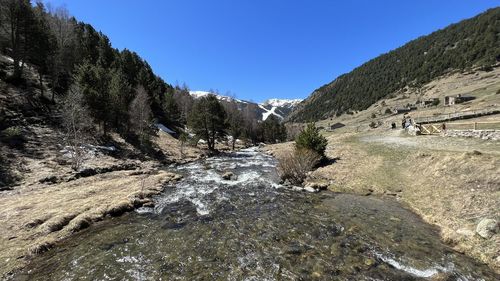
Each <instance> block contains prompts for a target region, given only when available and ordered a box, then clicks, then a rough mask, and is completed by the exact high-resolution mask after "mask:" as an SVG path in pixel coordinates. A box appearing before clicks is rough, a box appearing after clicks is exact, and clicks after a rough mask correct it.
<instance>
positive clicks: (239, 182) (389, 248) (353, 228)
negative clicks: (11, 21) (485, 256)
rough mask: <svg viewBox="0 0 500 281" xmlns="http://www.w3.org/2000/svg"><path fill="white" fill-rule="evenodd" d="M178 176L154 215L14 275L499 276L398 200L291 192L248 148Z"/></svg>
mask: <svg viewBox="0 0 500 281" xmlns="http://www.w3.org/2000/svg"><path fill="white" fill-rule="evenodd" d="M175 171H176V172H179V173H183V174H184V175H185V179H184V180H183V181H182V182H180V183H179V184H177V185H176V187H168V188H167V189H166V191H165V192H164V193H163V194H162V195H161V196H158V197H157V198H156V203H157V204H156V207H155V208H142V209H139V210H138V211H136V212H133V213H129V214H127V215H125V216H122V217H119V218H113V219H109V220H106V221H105V222H102V223H100V224H98V225H95V226H92V227H91V228H89V229H87V230H85V231H82V232H81V233H79V234H78V235H76V236H75V237H72V238H71V239H68V240H67V241H64V242H62V243H61V244H60V245H58V246H57V247H56V248H55V249H53V250H52V251H49V252H47V253H46V254H44V255H42V256H41V257H39V258H36V259H35V260H33V261H32V262H31V263H30V264H29V266H28V267H27V268H26V269H25V270H24V271H22V272H19V273H17V274H16V275H14V276H12V278H11V279H12V280H436V279H438V278H442V279H438V280H499V279H498V278H499V276H498V275H495V274H494V273H493V272H492V271H491V270H490V269H489V268H487V267H486V266H484V265H481V264H478V263H476V262H475V261H473V260H471V259H469V258H467V257H465V256H463V255H461V254H458V253H456V252H454V251H452V250H451V249H449V248H448V247H447V246H446V245H444V244H442V243H441V242H440V240H439V236H438V232H437V230H436V229H435V228H433V227H431V226H429V225H427V224H425V223H424V222H422V221H421V219H420V218H419V217H417V216H416V215H414V214H413V213H411V212H409V211H408V210H406V209H404V208H402V207H401V206H400V205H399V204H398V203H397V202H394V201H386V200H382V199H378V198H374V197H360V196H353V195H346V194H334V193H331V192H321V193H309V192H303V191H297V190H290V189H287V188H285V187H282V186H280V185H279V184H278V183H277V182H278V178H277V176H276V171H275V161H274V160H273V158H271V157H269V156H266V155H264V154H261V153H259V152H257V151H255V150H254V149H248V150H244V151H241V152H238V153H235V154H233V155H228V156H223V157H215V158H211V159H207V160H205V161H202V162H196V163H191V164H187V165H184V166H182V167H179V168H177V169H175ZM224 171H233V172H234V173H235V174H236V175H237V176H238V178H237V179H236V180H234V181H225V180H222V177H221V174H222V173H223V172H224Z"/></svg>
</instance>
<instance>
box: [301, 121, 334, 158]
mask: <svg viewBox="0 0 500 281" xmlns="http://www.w3.org/2000/svg"><path fill="white" fill-rule="evenodd" d="M327 144H328V141H327V140H326V138H325V137H324V136H322V135H321V134H320V133H319V129H318V128H316V126H315V125H314V123H309V124H308V125H307V127H306V128H305V129H304V130H303V131H302V132H301V133H300V134H299V135H298V136H297V138H296V139H295V146H296V147H297V149H310V150H313V151H315V152H316V153H318V154H319V155H321V156H325V150H326V145H327Z"/></svg>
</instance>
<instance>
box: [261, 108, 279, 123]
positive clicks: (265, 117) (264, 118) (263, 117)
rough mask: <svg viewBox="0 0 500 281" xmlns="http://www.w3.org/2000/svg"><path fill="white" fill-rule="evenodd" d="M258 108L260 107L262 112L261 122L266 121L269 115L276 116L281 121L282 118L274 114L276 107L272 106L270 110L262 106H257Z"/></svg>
mask: <svg viewBox="0 0 500 281" xmlns="http://www.w3.org/2000/svg"><path fill="white" fill-rule="evenodd" d="M259 107H260V109H262V110H264V112H262V121H265V120H266V119H267V117H269V115H271V114H272V115H275V116H277V117H278V118H280V119H283V116H281V115H279V114H278V113H276V109H277V107H276V106H273V107H272V108H271V109H267V108H265V107H264V106H263V105H261V104H259Z"/></svg>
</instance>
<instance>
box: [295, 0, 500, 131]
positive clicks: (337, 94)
mask: <svg viewBox="0 0 500 281" xmlns="http://www.w3.org/2000/svg"><path fill="white" fill-rule="evenodd" d="M499 22H500V7H498V8H493V9H489V10H487V11H485V12H483V13H481V14H479V15H477V16H475V17H473V18H470V19H466V20H463V21H460V22H458V23H454V24H451V25H449V26H448V27H446V28H444V29H440V30H437V31H435V32H433V33H431V34H429V35H426V36H421V37H419V38H416V39H414V40H412V41H410V42H408V43H406V44H405V45H403V46H401V47H399V48H396V49H394V50H392V51H389V52H387V53H385V54H382V55H380V56H378V57H375V58H373V59H371V60H369V61H367V62H366V63H364V64H362V65H360V66H359V67H357V68H355V69H354V70H352V71H351V72H349V73H345V74H342V75H340V76H338V77H337V78H336V79H334V80H333V81H332V82H330V83H327V84H325V85H323V86H321V87H319V88H317V89H316V90H314V91H313V92H312V93H311V94H310V95H309V97H307V98H306V99H305V100H304V101H303V102H302V103H300V104H299V105H297V106H296V107H295V109H294V111H293V112H292V113H290V114H289V115H288V116H287V118H285V122H309V121H318V120H321V119H326V118H329V117H333V116H339V115H341V114H344V113H350V112H355V111H360V110H364V109H367V108H368V107H369V106H371V105H372V104H374V103H375V102H377V101H379V100H381V99H383V98H385V97H387V96H390V95H394V94H396V93H398V91H402V90H404V89H405V88H419V87H421V86H422V85H424V84H425V83H427V82H430V81H432V80H433V79H436V78H437V77H439V76H442V75H444V74H446V73H449V72H451V71H454V70H467V69H471V68H474V67H482V68H484V69H488V68H491V66H492V65H495V64H496V63H498V62H500V43H499V34H500V28H499V27H498V26H500V25H499V24H498V23H499Z"/></svg>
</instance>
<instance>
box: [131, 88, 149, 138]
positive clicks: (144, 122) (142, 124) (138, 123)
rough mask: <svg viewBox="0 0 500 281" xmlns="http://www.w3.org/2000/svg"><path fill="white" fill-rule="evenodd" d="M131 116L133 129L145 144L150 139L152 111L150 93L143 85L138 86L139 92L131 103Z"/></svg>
mask: <svg viewBox="0 0 500 281" xmlns="http://www.w3.org/2000/svg"><path fill="white" fill-rule="evenodd" d="M129 117H130V125H131V128H132V130H133V131H134V132H135V133H136V134H137V136H138V137H139V141H140V142H141V145H142V144H144V142H145V141H146V140H148V136H149V130H150V126H151V123H152V113H151V106H150V103H149V97H148V94H147V92H146V89H144V87H142V86H139V87H138V88H137V94H136V96H135V98H134V100H133V101H132V103H130V110H129Z"/></svg>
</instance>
